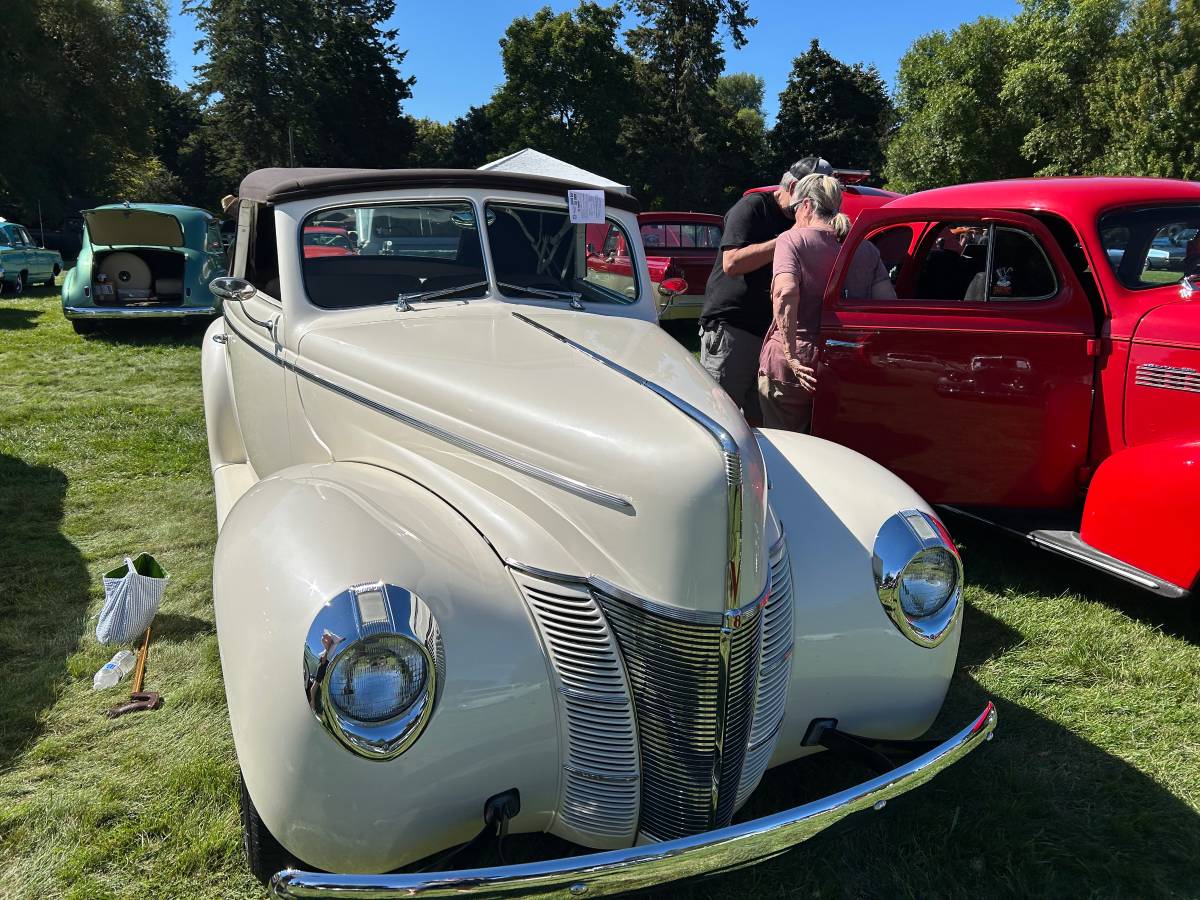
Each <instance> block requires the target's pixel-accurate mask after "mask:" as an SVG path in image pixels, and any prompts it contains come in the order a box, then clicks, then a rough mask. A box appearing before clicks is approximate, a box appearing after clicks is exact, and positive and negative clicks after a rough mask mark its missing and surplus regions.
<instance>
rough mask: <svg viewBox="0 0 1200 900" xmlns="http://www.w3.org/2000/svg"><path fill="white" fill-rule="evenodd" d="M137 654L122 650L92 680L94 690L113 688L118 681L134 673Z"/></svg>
mask: <svg viewBox="0 0 1200 900" xmlns="http://www.w3.org/2000/svg"><path fill="white" fill-rule="evenodd" d="M136 661H137V654H136V653H134V652H133V651H132V650H122V651H121V652H120V653H117V654H116V655H114V656H113V658H112V659H110V660H109V661H108V662H106V663H105V664H104V665H102V666H101V667H100V671H98V672H97V673H96V676H95V677H94V678H93V679H92V690H93V691H102V690H104V689H105V688H110V687H113V686H114V685H115V684H116V683H117V682H118V681H120V680H121V679H122V678H124V677H125V676H126V675H128V674H129V673H130V672H132V671H133V664H134V663H135V662H136Z"/></svg>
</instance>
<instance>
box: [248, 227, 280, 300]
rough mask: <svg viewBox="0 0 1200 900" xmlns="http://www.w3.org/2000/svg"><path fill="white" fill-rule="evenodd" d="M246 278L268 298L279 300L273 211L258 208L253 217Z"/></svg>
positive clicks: (277, 259) (277, 257) (277, 256)
mask: <svg viewBox="0 0 1200 900" xmlns="http://www.w3.org/2000/svg"><path fill="white" fill-rule="evenodd" d="M249 254H250V255H249V259H248V262H247V266H246V268H247V272H246V278H247V279H248V280H249V282H250V283H251V284H252V285H254V286H255V287H256V288H258V289H259V290H260V291H262V292H263V293H264V294H266V295H267V296H268V297H274V298H275V299H279V253H278V251H277V249H276V245H275V210H274V208H272V207H270V206H259V207H258V209H257V210H256V214H255V217H254V237H253V239H252V240H251V242H250V247H249Z"/></svg>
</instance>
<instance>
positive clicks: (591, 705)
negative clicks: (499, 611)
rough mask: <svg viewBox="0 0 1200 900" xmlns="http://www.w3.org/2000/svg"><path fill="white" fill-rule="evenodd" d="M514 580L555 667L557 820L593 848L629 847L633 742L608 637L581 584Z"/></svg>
mask: <svg viewBox="0 0 1200 900" xmlns="http://www.w3.org/2000/svg"><path fill="white" fill-rule="evenodd" d="M513 574H514V577H515V578H516V579H517V582H518V583H519V584H520V585H521V587H522V589H523V590H524V592H525V596H526V598H527V600H528V601H529V607H530V609H531V610H532V612H533V616H534V619H535V620H536V622H537V626H538V630H539V631H540V632H541V635H542V640H543V642H544V644H545V646H546V651H547V653H548V654H549V655H550V659H551V662H552V664H553V670H554V675H555V679H556V681H557V688H558V692H559V700H560V703H559V707H560V709H561V710H562V712H563V716H562V721H561V722H560V729H561V731H562V736H563V745H564V746H565V747H566V748H567V761H566V764H565V765H564V766H563V778H562V798H561V802H560V805H559V818H560V820H561V822H562V823H563V824H564V825H566V826H567V828H568V829H569V830H571V831H574V832H575V833H576V834H575V835H570V834H567V835H564V836H565V837H575V839H576V840H579V839H586V840H587V841H588V842H589V843H591V844H593V845H602V844H611V845H612V846H628V845H629V844H630V843H632V841H633V838H634V835H635V834H636V830H637V819H638V787H639V785H638V747H637V735H636V730H635V728H634V714H633V708H632V706H631V705H630V701H629V687H628V684H627V682H626V679H625V673H624V670H623V669H622V666H621V660H620V657H619V654H618V651H617V647H616V644H615V643H614V640H613V634H612V631H611V630H610V628H609V626H608V623H607V622H606V620H605V618H604V616H603V615H602V614H601V613H600V610H599V609H598V608H597V606H596V603H595V601H594V600H593V598H592V595H591V593H590V592H589V591H588V589H587V587H586V586H584V585H574V584H563V583H559V582H549V581H543V580H541V579H538V578H533V577H531V576H528V575H524V574H521V573H518V572H514V573H513Z"/></svg>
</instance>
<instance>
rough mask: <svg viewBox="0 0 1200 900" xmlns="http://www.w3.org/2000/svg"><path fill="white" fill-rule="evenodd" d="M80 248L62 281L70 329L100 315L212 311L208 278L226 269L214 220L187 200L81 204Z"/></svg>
mask: <svg viewBox="0 0 1200 900" xmlns="http://www.w3.org/2000/svg"><path fill="white" fill-rule="evenodd" d="M83 217H84V222H85V226H84V241H83V249H82V250H80V252H79V259H78V260H77V261H76V263H75V266H74V268H72V269H71V270H70V271H69V272H68V273H67V277H66V278H65V279H64V281H63V286H62V306H63V314H64V315H65V316H66V317H67V318H68V319H70V320H71V324H72V325H73V326H74V328H75V331H76V332H78V333H80V334H82V333H84V332H87V331H91V330H92V329H93V328H94V327H95V326H96V323H97V322H99V321H101V320H104V319H144V318H183V317H188V316H212V315H215V314H216V313H218V312H220V304H219V302H218V301H217V299H216V298H214V297H213V295H212V293H211V292H210V291H209V288H208V285H209V282H210V281H211V280H212V279H213V278H216V277H217V276H218V275H224V274H225V270H226V253H225V248H224V247H223V246H222V243H221V231H220V226H219V224H218V222H217V220H216V219H214V218H213V217H212V216H211V215H209V214H208V213H207V212H205V211H204V210H202V209H197V208H196V207H193V206H176V205H172V204H159V203H132V204H131V203H120V204H113V205H110V206H101V207H97V208H96V209H90V210H86V211H85V212H84V214H83Z"/></svg>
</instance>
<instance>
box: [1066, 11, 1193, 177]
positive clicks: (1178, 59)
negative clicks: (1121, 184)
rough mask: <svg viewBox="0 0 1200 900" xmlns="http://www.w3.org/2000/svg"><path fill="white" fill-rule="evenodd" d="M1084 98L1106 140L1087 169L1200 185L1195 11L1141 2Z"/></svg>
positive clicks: (1132, 13)
mask: <svg viewBox="0 0 1200 900" xmlns="http://www.w3.org/2000/svg"><path fill="white" fill-rule="evenodd" d="M1116 50H1117V52H1115V53H1112V54H1110V56H1109V59H1108V60H1107V63H1106V65H1105V66H1104V67H1103V69H1102V71H1101V72H1100V74H1099V75H1098V77H1097V78H1096V79H1095V82H1094V84H1093V85H1092V87H1091V89H1090V90H1089V97H1088V100H1089V105H1088V109H1089V112H1090V114H1091V115H1092V116H1093V117H1095V118H1096V119H1097V120H1099V121H1100V122H1102V123H1103V127H1104V134H1105V138H1106V140H1105V141H1104V143H1103V145H1102V146H1101V147H1100V149H1099V153H1098V154H1097V155H1096V158H1095V159H1094V161H1093V163H1092V165H1091V166H1090V169H1091V170H1092V171H1095V172H1098V173H1104V174H1113V175H1157V176H1161V177H1171V178H1188V179H1193V180H1194V179H1200V121H1198V120H1197V109H1200V4H1198V3H1197V2H1196V0H1176V2H1170V0H1138V2H1135V3H1134V4H1133V6H1132V10H1131V14H1130V18H1129V27H1128V29H1127V30H1126V31H1125V32H1124V33H1123V34H1122V35H1121V36H1120V38H1119V40H1118V42H1117V45H1116Z"/></svg>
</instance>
